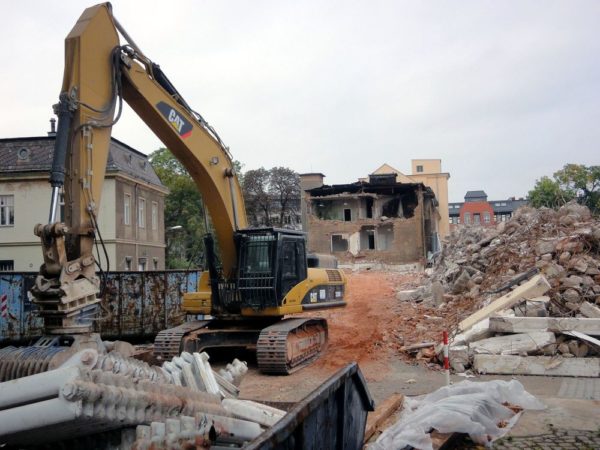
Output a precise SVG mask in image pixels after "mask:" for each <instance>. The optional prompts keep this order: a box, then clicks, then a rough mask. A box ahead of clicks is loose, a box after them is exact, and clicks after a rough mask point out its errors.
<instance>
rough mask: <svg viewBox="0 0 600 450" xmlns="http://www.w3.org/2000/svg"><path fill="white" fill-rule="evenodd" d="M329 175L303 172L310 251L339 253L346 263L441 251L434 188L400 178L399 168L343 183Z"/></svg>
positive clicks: (416, 258) (418, 257)
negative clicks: (336, 182) (332, 182)
mask: <svg viewBox="0 0 600 450" xmlns="http://www.w3.org/2000/svg"><path fill="white" fill-rule="evenodd" d="M323 179H324V176H323V175H322V174H318V173H310V174H303V175H300V180H301V188H302V191H303V199H302V211H303V223H305V224H306V226H305V228H304V230H305V231H307V232H308V250H309V252H314V253H328V254H333V255H335V256H336V257H337V259H338V260H339V261H340V262H341V263H356V262H381V263H385V264H407V263H414V262H424V261H425V260H426V258H427V257H428V256H429V255H430V254H431V253H433V252H435V251H437V243H438V229H437V224H438V222H439V211H438V209H437V207H436V205H437V201H436V198H435V194H434V193H433V191H432V189H431V188H429V187H427V186H425V185H424V184H423V183H406V182H398V181H397V175H396V174H395V173H391V174H390V173H386V174H372V175H370V176H369V178H368V181H364V180H361V181H358V182H356V183H351V184H343V185H331V186H328V185H325V184H323Z"/></svg>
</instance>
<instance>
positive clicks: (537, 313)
mask: <svg viewBox="0 0 600 450" xmlns="http://www.w3.org/2000/svg"><path fill="white" fill-rule="evenodd" d="M538 298H544V297H538ZM546 298H548V299H549V297H546ZM514 311H515V316H517V317H547V316H548V307H547V302H545V301H536V300H527V301H525V303H522V304H520V305H515V306H514Z"/></svg>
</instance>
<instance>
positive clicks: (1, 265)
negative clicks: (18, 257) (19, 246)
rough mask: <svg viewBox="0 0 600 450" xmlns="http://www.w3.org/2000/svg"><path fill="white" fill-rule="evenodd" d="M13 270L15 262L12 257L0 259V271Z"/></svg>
mask: <svg viewBox="0 0 600 450" xmlns="http://www.w3.org/2000/svg"><path fill="white" fill-rule="evenodd" d="M11 270H15V262H14V260H12V259H0V272H10V271H11Z"/></svg>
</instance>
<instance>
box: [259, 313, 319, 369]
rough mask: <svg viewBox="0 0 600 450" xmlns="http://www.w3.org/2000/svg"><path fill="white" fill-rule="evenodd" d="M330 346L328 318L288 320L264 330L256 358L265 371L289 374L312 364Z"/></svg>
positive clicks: (260, 336)
mask: <svg viewBox="0 0 600 450" xmlns="http://www.w3.org/2000/svg"><path fill="white" fill-rule="evenodd" d="M326 346H327V321H326V320H325V319H311V318H301V319H284V320H282V321H281V322H278V323H276V324H274V325H271V326H269V327H267V328H264V329H263V330H262V331H261V332H260V335H259V337H258V342H257V345H256V359H257V362H258V367H259V369H260V370H261V372H265V373H271V374H284V375H287V374H290V373H293V372H295V371H297V370H299V369H301V368H303V367H305V366H307V365H309V364H310V363H311V362H313V361H314V360H315V359H317V358H318V357H319V356H320V355H321V353H322V352H323V350H325V347H326Z"/></svg>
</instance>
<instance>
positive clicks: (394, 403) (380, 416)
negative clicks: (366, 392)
mask: <svg viewBox="0 0 600 450" xmlns="http://www.w3.org/2000/svg"><path fill="white" fill-rule="evenodd" d="M403 402H404V395H402V394H393V395H392V396H391V397H389V398H387V399H386V400H385V401H384V402H383V403H381V405H379V406H378V407H376V408H375V411H373V412H370V413H369V415H368V416H367V427H366V429H365V443H366V442H367V441H368V440H369V439H370V438H371V436H373V434H375V432H376V431H377V428H378V427H379V426H380V425H381V424H382V423H383V422H384V421H385V420H386V419H387V418H388V417H389V416H391V415H392V414H394V412H396V411H397V410H398V409H400V408H401V407H402V403H403Z"/></svg>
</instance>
